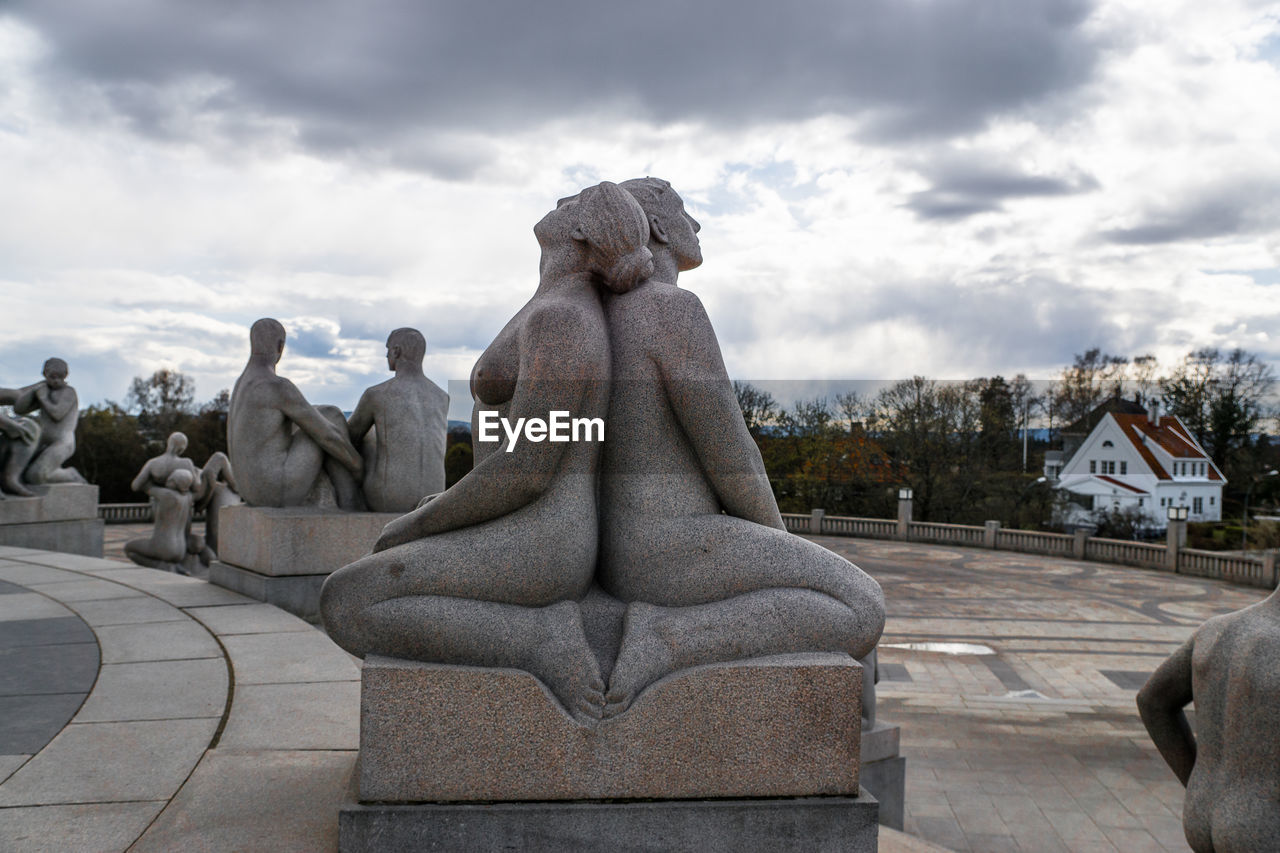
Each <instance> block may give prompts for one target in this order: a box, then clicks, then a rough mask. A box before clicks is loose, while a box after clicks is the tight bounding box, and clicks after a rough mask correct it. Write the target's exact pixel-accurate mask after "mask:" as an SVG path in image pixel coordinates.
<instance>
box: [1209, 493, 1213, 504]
mask: <svg viewBox="0 0 1280 853" xmlns="http://www.w3.org/2000/svg"><path fill="white" fill-rule="evenodd" d="M1209 506H1213V495H1209Z"/></svg>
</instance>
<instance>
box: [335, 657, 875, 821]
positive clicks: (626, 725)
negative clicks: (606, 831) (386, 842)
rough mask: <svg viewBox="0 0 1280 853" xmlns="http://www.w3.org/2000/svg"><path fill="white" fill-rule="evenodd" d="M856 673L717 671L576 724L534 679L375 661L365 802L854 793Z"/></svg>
mask: <svg viewBox="0 0 1280 853" xmlns="http://www.w3.org/2000/svg"><path fill="white" fill-rule="evenodd" d="M861 692H862V669H861V667H859V666H858V665H857V663H856V662H855V661H853V660H852V659H851V658H849V657H848V656H847V655H831V654H804V655H780V656H776V657H770V658H760V659H756V660H751V661H740V662H735V663H728V664H714V665H710V666H701V667H695V668H693V669H689V670H685V671H683V672H678V673H676V674H674V675H672V676H669V677H668V678H666V679H663V680H662V681H660V682H658V683H657V684H655V685H654V686H652V687H651V688H649V689H648V690H647V691H645V692H644V693H643V694H641V695H640V697H639V698H638V699H637V700H636V702H635V704H634V705H632V707H631V708H630V709H628V710H627V712H626V713H624V714H622V715H621V716H619V717H615V718H613V719H610V720H606V721H604V722H602V723H600V724H599V725H597V726H594V727H590V728H588V727H584V726H581V725H579V724H578V723H577V722H575V721H574V720H573V719H572V718H571V717H570V716H569V715H568V714H567V713H565V712H564V710H563V709H562V708H561V707H560V705H559V704H558V703H557V702H556V701H555V699H554V698H552V696H551V693H550V692H549V691H547V689H546V688H545V687H544V686H543V685H542V683H541V682H539V681H538V680H537V679H535V678H534V677H533V676H531V675H529V674H528V673H526V672H523V671H520V670H514V669H486V668H479V667H465V666H447V665H441V664H429V663H419V662H414V661H404V660H397V659H392V658H381V657H374V656H371V657H369V658H368V659H366V660H365V664H364V672H363V677H362V685H361V704H360V770H359V777H360V778H359V799H360V801H361V802H380V803H422V802H468V801H472V802H474V801H522V800H597V799H654V800H672V799H705V798H743V797H763V798H777V797H812V796H846V797H849V796H857V794H858V765H859V761H858V754H859V735H860V728H861V720H860V717H859V713H860V708H861Z"/></svg>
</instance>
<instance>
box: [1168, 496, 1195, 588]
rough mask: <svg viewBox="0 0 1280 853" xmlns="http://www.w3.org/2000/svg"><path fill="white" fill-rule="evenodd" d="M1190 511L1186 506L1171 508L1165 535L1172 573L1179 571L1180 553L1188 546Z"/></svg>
mask: <svg viewBox="0 0 1280 853" xmlns="http://www.w3.org/2000/svg"><path fill="white" fill-rule="evenodd" d="M1189 514H1190V510H1189V509H1187V507H1185V506H1171V507H1169V514H1168V518H1169V529H1168V531H1166V533H1165V537H1166V538H1165V551H1166V553H1167V554H1168V558H1169V569H1170V571H1173V572H1177V571H1178V551H1179V550H1180V549H1181V548H1182V547H1183V546H1184V545H1186V544H1187V516H1188V515H1189Z"/></svg>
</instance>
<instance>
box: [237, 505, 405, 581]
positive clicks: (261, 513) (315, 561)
mask: <svg viewBox="0 0 1280 853" xmlns="http://www.w3.org/2000/svg"><path fill="white" fill-rule="evenodd" d="M396 517H397V515H396V513H377V512H340V511H338V510H332V509H329V510H326V509H321V508H320V507H255V506H248V505H247V504H237V505H235V506H228V507H224V508H223V509H222V514H221V518H220V519H219V524H220V526H221V529H220V530H219V534H218V538H219V543H218V544H219V551H218V558H219V559H220V560H222V561H223V562H224V563H230V564H231V565H233V566H239V567H241V568H243V569H251V570H252V571H254V572H257V573H258V574H262V575H270V576H274V577H280V576H285V575H319V574H327V573H329V572H332V571H333V570H335V569H337V568H339V567H341V566H344V565H346V564H348V563H353V562H355V561H356V560H358V559H359V558H360V557H362V556H363V555H365V554H368V553H369V550H370V549H371V548H372V547H373V543H374V542H375V541H377V538H378V535H379V534H380V533H381V532H382V528H383V526H384V525H386V524H387V522H389V521H391V520H392V519H394V518H396Z"/></svg>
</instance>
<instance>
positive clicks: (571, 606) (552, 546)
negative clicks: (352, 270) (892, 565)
mask: <svg viewBox="0 0 1280 853" xmlns="http://www.w3.org/2000/svg"><path fill="white" fill-rule="evenodd" d="M624 186H630V187H632V188H633V189H634V191H635V194H634V196H633V195H632V194H630V193H628V192H626V191H625V190H624V189H622V188H620V187H619V186H617V185H614V184H610V183H608V182H606V183H603V184H600V185H598V186H596V187H592V188H589V189H587V190H584V191H582V192H581V193H580V194H579V195H577V196H574V197H571V198H568V199H562V200H561V202H560V203H559V204H558V206H557V208H556V210H554V211H552V212H551V213H549V214H548V215H547V216H546V217H544V218H543V220H542V221H541V222H539V224H538V226H537V227H536V228H535V229H534V233H535V235H536V236H537V237H538V241H539V244H540V245H541V247H542V252H543V254H542V262H541V266H540V272H541V280H540V283H539V287H538V291H537V292H536V293H535V294H534V297H533V299H531V300H530V302H529V303H528V304H527V305H525V307H524V308H522V309H521V310H520V311H519V312H518V313H517V314H516V316H515V317H514V318H513V319H512V320H511V321H510V322H509V323H508V324H507V326H506V327H505V328H504V329H503V331H502V332H500V333H499V335H498V337H497V338H496V339H495V340H494V341H493V343H492V344H490V346H489V347H488V349H486V351H485V353H484V354H483V355H482V356H481V357H480V360H479V361H478V362H477V363H476V366H475V369H474V370H473V371H472V376H471V387H472V395H473V396H474V397H475V399H476V401H477V402H476V408H475V411H474V412H473V424H472V434H473V435H474V436H476V437H477V441H476V444H475V452H476V455H475V468H474V469H473V470H472V471H471V473H469V474H468V475H467V476H465V477H463V478H462V480H460V481H459V482H458V483H457V484H456V485H454V486H453V487H452V488H450V489H448V490H446V491H445V492H444V493H442V494H441V495H439V496H437V497H435V498H434V499H431V500H427V501H425V502H424V503H423V505H422V506H420V507H419V508H418V509H416V510H415V511H413V512H411V513H409V514H407V515H405V516H402V517H401V518H399V519H397V520H395V521H393V522H391V523H390V524H388V525H387V526H386V528H385V529H384V532H383V535H382V537H381V538H380V539H379V540H378V543H377V544H376V546H375V549H374V551H375V553H373V554H371V555H370V556H368V557H365V558H363V559H361V560H359V561H357V562H355V563H353V564H351V565H349V566H346V567H344V568H342V569H340V570H338V571H337V572H335V573H334V574H333V575H331V576H330V577H329V579H328V581H327V582H326V584H325V587H324V591H323V595H322V600H321V612H322V615H323V618H324V622H325V626H326V629H327V630H328V632H329V634H330V636H331V637H332V638H333V639H334V640H335V641H336V642H338V644H339V645H341V646H342V647H343V648H345V649H347V650H348V651H350V652H352V653H354V654H357V655H360V656H365V655H383V656H388V657H399V658H409V659H414V660H421V661H431V662H437V663H455V664H470V665H476V666H489V667H514V668H519V669H523V670H525V671H527V672H530V673H532V674H533V675H535V676H536V677H538V678H539V679H540V680H541V681H542V682H543V684H545V685H546V686H547V687H548V688H549V690H550V691H551V693H552V694H553V695H554V696H555V697H556V698H557V699H558V700H559V701H560V703H561V704H562V705H563V707H564V708H565V709H566V710H567V711H568V712H569V713H570V714H572V715H573V716H574V718H575V719H577V720H578V722H579V723H582V724H584V725H594V724H595V723H597V722H599V721H600V720H601V719H603V718H607V717H615V716H618V715H620V714H622V713H623V712H625V711H626V710H627V709H628V708H629V707H630V706H631V705H632V703H633V702H634V701H635V700H636V698H637V697H638V696H639V694H640V693H641V692H642V691H644V690H645V689H646V688H647V687H649V686H650V685H652V684H654V683H655V682H657V681H658V680H660V679H662V678H664V677H665V676H667V675H670V674H672V673H675V672H677V671H680V670H686V669H690V668H693V667H697V666H700V665H703V664H713V663H723V662H728V661H735V660H742V659H747V658H755V657H764V656H776V655H782V654H787V653H797V652H799V653H808V652H834V653H837V654H839V655H841V656H846V655H847V656H852V658H855V659H857V658H863V657H865V656H866V655H867V654H868V653H870V652H871V651H872V649H874V647H875V645H876V642H877V640H878V639H879V637H880V633H881V631H882V629H883V626H884V599H883V595H882V593H881V591H880V587H879V585H878V584H876V582H875V581H874V580H872V579H871V578H870V577H868V576H867V575H866V574H865V573H863V572H862V571H861V570H859V569H858V568H857V567H856V566H854V565H852V564H851V563H849V562H848V561H846V560H844V559H843V558H841V557H839V556H837V555H835V554H833V553H832V552H830V551H828V550H826V549H824V548H822V547H820V546H818V545H816V544H814V543H811V542H808V541H807V540H804V539H801V538H799V537H796V536H793V535H791V534H789V533H787V532H786V530H785V528H784V527H783V524H782V518H781V515H780V514H779V512H778V507H777V504H776V502H775V501H774V498H773V494H772V491H771V489H770V487H769V482H768V479H767V477H766V475H765V471H764V465H763V463H762V461H761V458H760V454H759V451H758V450H757V449H756V446H755V443H754V442H753V441H752V439H751V437H750V435H749V433H748V432H747V430H746V426H745V424H744V422H743V420H742V416H741V412H740V410H739V408H738V405H737V400H736V397H735V395H734V393H733V390H732V387H731V385H730V382H729V379H728V376H727V374H726V372H725V367H724V363H723V361H722V359H721V356H720V349H719V345H718V343H717V341H716V338H715V333H714V331H713V330H712V328H711V323H710V321H709V319H708V318H707V315H706V312H705V311H704V310H703V308H702V305H701V303H700V302H699V301H698V299H697V297H696V296H694V295H693V294H691V293H690V292H688V291H687V290H680V289H678V288H677V287H676V286H675V283H674V280H675V277H676V275H677V274H678V273H679V272H680V271H682V270H687V269H692V268H693V267H695V266H697V265H698V264H699V263H700V262H701V250H700V248H699V244H698V238H697V232H698V230H699V225H698V223H697V222H696V221H694V220H693V219H692V217H690V216H688V214H687V213H685V211H684V207H683V202H682V201H681V199H680V197H679V196H678V195H676V194H675V193H674V192H673V191H672V190H671V188H670V185H669V184H667V183H666V182H665V181H658V180H656V179H644V180H643V181H638V182H628V183H627V185H624ZM637 199H639V201H637ZM655 269H657V270H660V271H662V273H663V275H665V276H669V277H670V281H663V280H659V279H658V278H656V277H655V276H654V270H655ZM601 285H603V287H604V288H606V289H607V291H608V292H609V294H608V295H603V294H602V292H601V290H600V289H599V287H600V286H601ZM602 299H603V301H602ZM486 410H494V411H496V413H497V414H498V415H500V416H501V417H503V418H505V419H506V420H507V421H508V422H509V423H513V424H514V423H516V422H517V421H518V419H521V418H544V419H545V418H548V416H549V414H550V413H551V412H553V411H556V410H562V411H567V412H570V413H571V414H572V415H573V416H574V417H578V416H586V417H603V418H604V421H605V423H606V424H607V430H608V434H607V437H606V439H605V441H604V451H603V457H602V456H601V451H600V446H599V444H597V443H593V442H589V441H583V442H568V443H555V442H552V441H549V440H543V441H529V440H526V441H523V442H517V443H514V444H510V445H507V444H505V443H504V442H496V443H495V442H489V443H486V442H484V441H481V440H479V439H480V437H481V435H482V433H481V430H480V429H479V428H478V424H479V422H480V420H481V416H482V415H483V414H485V413H486ZM543 437H544V438H545V436H543ZM499 445H502V446H501V447H500V446H499ZM597 513H598V515H597ZM597 518H598V520H599V523H598V524H597ZM598 548H599V552H598ZM597 556H598V558H599V559H598V560H597ZM593 579H595V580H598V581H599V586H594V585H593V583H592V582H593ZM600 587H603V590H601V589H600ZM849 663H850V665H852V663H853V661H850V662H849ZM606 680H607V683H608V687H607V691H606V688H605V682H606Z"/></svg>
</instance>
